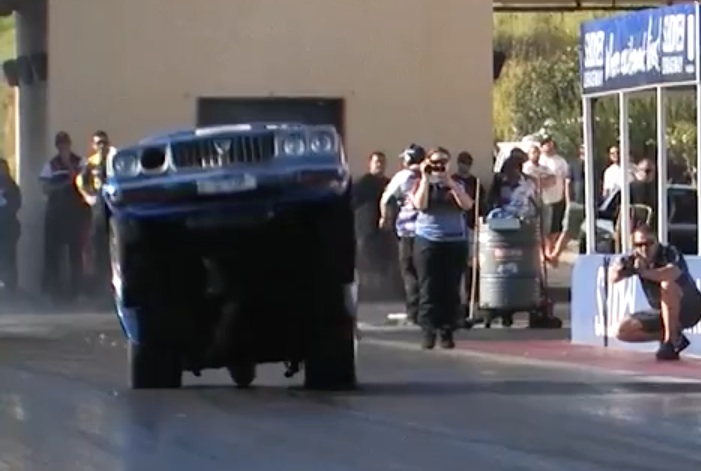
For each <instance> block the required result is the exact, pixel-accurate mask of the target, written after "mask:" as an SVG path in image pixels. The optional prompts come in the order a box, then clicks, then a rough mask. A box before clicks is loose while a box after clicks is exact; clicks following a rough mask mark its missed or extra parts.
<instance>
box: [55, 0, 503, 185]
mask: <svg viewBox="0 0 701 471" xmlns="http://www.w3.org/2000/svg"><path fill="white" fill-rule="evenodd" d="M491 18H492V4H491V2H486V1H466V0H440V1H436V0H353V1H329V0H304V1H299V0H286V1H280V0H208V1H207V2H194V1H192V0H147V1H143V0H120V1H114V0H90V1H85V0H49V28H48V30H49V44H50V49H49V103H48V123H49V126H48V127H49V130H48V132H49V133H50V134H52V133H54V132H55V131H57V130H59V129H66V130H67V131H69V132H71V133H72V134H73V135H74V136H75V137H76V139H75V140H76V142H78V143H83V142H84V143H86V145H87V139H88V136H89V134H90V132H91V131H92V130H94V129H96V128H105V129H107V130H108V131H110V132H111V134H112V135H113V138H114V139H115V140H116V141H117V143H118V144H119V143H124V142H128V141H131V140H135V139H138V138H140V137H142V136H144V135H145V134H148V133H151V132H156V131H162V130H167V129H170V128H179V127H187V126H192V125H193V124H194V122H195V118H196V108H195V106H196V100H197V98H198V97H201V96H213V97H222V96H275V95H277V96H326V97H343V98H345V99H346V117H345V119H346V131H347V144H348V151H349V156H350V157H351V159H352V160H353V161H354V163H353V167H354V170H356V171H361V170H362V168H363V167H364V160H365V159H364V157H365V155H366V154H367V153H369V152H370V151H371V150H373V149H375V148H382V149H384V150H386V151H387V152H388V153H389V154H391V155H396V154H397V153H398V152H399V150H400V149H401V148H402V147H403V146H405V145H407V144H409V143H410V142H412V141H418V142H421V143H425V145H429V146H430V145H436V144H441V145H444V146H447V147H449V148H450V149H454V150H458V149H463V148H466V149H469V150H470V151H472V152H473V155H475V157H476V158H477V159H478V165H477V168H478V170H479V173H486V172H487V171H488V168H489V166H490V164H491V150H492V118H491V115H492V113H491V87H492V67H491V60H492V19H491ZM78 150H81V151H82V150H83V149H82V146H81V147H78Z"/></svg>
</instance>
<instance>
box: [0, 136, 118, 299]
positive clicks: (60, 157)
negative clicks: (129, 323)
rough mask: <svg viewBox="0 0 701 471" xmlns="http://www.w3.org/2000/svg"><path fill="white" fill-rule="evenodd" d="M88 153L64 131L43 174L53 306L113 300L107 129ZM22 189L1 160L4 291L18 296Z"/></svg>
mask: <svg viewBox="0 0 701 471" xmlns="http://www.w3.org/2000/svg"><path fill="white" fill-rule="evenodd" d="M90 144H91V150H90V155H89V157H87V158H84V157H82V156H80V155H78V154H77V153H76V152H75V151H74V150H73V142H72V140H71V137H70V135H69V134H68V133H66V132H63V131H62V132H59V133H57V134H56V136H55V139H54V146H55V149H56V153H55V155H53V156H52V157H51V158H49V159H48V160H47V162H46V163H45V164H44V166H43V168H42V170H41V173H40V175H39V181H40V182H41V187H42V190H43V193H44V195H45V198H46V205H45V211H44V224H43V227H44V234H43V236H44V237H43V239H44V250H43V255H44V258H43V270H42V282H41V288H42V292H43V294H44V295H46V296H47V298H48V299H50V300H51V301H52V302H53V303H73V302H75V301H80V300H93V301H96V302H102V301H107V300H109V296H108V295H109V288H108V287H109V284H108V283H107V281H106V280H108V277H109V254H108V246H107V240H106V237H107V236H106V234H107V231H106V220H105V219H104V214H103V208H104V205H102V204H99V198H100V191H99V190H100V187H101V185H102V181H103V178H104V175H103V172H104V165H103V163H104V162H105V160H106V159H107V157H108V156H109V155H110V153H113V152H115V149H114V147H112V146H111V144H110V141H109V137H108V135H107V133H106V132H104V131H96V132H95V133H93V135H92V140H91V143H90ZM21 204H22V196H21V191H20V188H19V187H18V186H17V184H16V183H15V181H14V180H13V179H12V177H11V176H10V172H9V166H8V164H7V162H6V161H5V160H0V283H1V285H0V287H1V288H2V292H3V294H4V295H5V296H8V295H9V296H12V295H16V294H17V290H18V283H17V278H18V277H17V268H18V267H17V244H18V241H19V237H20V233H21V227H20V222H19V218H18V211H19V209H20V207H21Z"/></svg>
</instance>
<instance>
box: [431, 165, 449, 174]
mask: <svg viewBox="0 0 701 471" xmlns="http://www.w3.org/2000/svg"><path fill="white" fill-rule="evenodd" d="M426 173H445V165H440V164H439V165H436V164H431V165H427V166H426Z"/></svg>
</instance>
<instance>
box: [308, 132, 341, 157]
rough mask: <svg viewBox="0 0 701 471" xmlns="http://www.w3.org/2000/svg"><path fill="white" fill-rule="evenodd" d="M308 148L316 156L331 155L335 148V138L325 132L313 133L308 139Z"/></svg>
mask: <svg viewBox="0 0 701 471" xmlns="http://www.w3.org/2000/svg"><path fill="white" fill-rule="evenodd" d="M309 147H310V148H311V150H312V152H314V153H317V154H328V153H331V152H333V151H334V148H335V147H336V139H335V136H334V135H333V134H331V133H330V132H327V131H319V132H315V133H313V134H312V135H311V137H310V139H309Z"/></svg>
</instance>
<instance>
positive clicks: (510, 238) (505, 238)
mask: <svg viewBox="0 0 701 471" xmlns="http://www.w3.org/2000/svg"><path fill="white" fill-rule="evenodd" d="M540 234H541V231H540V225H539V224H538V219H537V218H533V219H517V218H503V219H502V218H495V219H489V220H487V221H485V222H484V223H482V225H481V226H480V230H479V244H478V250H479V252H478V253H479V264H480V277H479V293H480V296H479V308H480V309H484V310H495V311H511V312H517V311H530V310H532V309H535V308H536V307H537V306H538V305H539V303H540V299H541V283H540V277H541V259H540V248H541V239H540Z"/></svg>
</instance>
